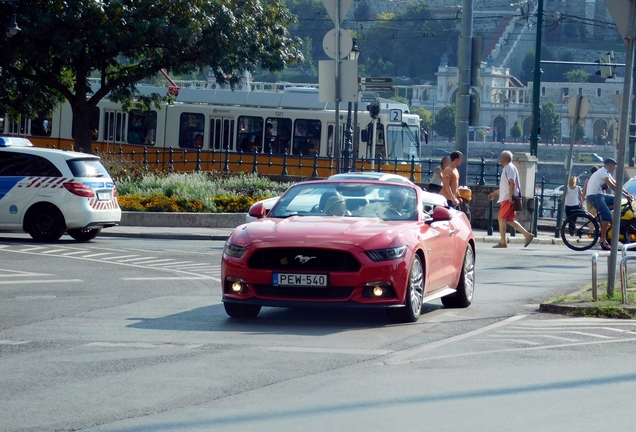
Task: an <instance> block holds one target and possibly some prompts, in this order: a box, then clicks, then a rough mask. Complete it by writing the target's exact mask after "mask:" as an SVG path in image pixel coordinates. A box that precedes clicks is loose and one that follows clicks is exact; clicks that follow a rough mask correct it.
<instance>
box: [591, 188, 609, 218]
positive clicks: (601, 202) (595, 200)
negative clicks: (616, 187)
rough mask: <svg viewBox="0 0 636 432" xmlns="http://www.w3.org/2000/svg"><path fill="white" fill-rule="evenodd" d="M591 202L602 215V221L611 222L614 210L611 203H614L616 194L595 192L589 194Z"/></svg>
mask: <svg viewBox="0 0 636 432" xmlns="http://www.w3.org/2000/svg"><path fill="white" fill-rule="evenodd" d="M587 202H589V203H590V204H591V205H592V206H593V207H594V208H595V209H596V211H597V212H598V214H599V215H600V216H601V222H611V220H612V212H611V211H610V209H609V207H608V206H609V205H613V204H614V196H613V195H610V194H594V195H588V196H587Z"/></svg>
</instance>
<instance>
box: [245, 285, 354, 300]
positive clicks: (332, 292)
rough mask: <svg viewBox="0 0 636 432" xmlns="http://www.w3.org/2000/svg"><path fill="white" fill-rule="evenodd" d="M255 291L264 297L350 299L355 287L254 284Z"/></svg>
mask: <svg viewBox="0 0 636 432" xmlns="http://www.w3.org/2000/svg"><path fill="white" fill-rule="evenodd" d="M254 291H255V292H256V294H257V295H259V296H262V297H270V298H285V299H315V300H326V299H348V298H349V297H351V293H352V292H353V287H331V288H303V287H280V286H273V285H254Z"/></svg>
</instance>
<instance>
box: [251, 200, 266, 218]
mask: <svg viewBox="0 0 636 432" xmlns="http://www.w3.org/2000/svg"><path fill="white" fill-rule="evenodd" d="M249 215H250V216H252V217H253V218H256V219H261V218H264V217H265V216H266V215H267V210H266V209H265V203H262V202H257V203H256V204H254V205H252V207H250V212H249Z"/></svg>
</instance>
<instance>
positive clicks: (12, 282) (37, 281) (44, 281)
mask: <svg viewBox="0 0 636 432" xmlns="http://www.w3.org/2000/svg"><path fill="white" fill-rule="evenodd" d="M66 282H84V281H83V280H81V279H58V280H48V279H47V280H10V281H0V285H13V284H43V283H66Z"/></svg>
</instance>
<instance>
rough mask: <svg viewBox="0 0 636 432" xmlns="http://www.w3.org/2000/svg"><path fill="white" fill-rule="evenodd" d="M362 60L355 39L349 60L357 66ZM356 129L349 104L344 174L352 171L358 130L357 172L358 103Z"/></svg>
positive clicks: (354, 164) (355, 110) (354, 169)
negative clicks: (352, 140) (352, 139)
mask: <svg viewBox="0 0 636 432" xmlns="http://www.w3.org/2000/svg"><path fill="white" fill-rule="evenodd" d="M359 58H360V48H359V47H358V41H357V39H353V47H352V48H351V52H350V53H349V60H351V61H355V62H356V64H357V62H358V59H359ZM353 123H354V127H353V128H352V127H351V102H349V103H348V105H347V126H346V129H345V148H344V150H343V151H342V156H343V158H344V167H343V168H344V169H343V171H344V172H349V171H351V164H350V163H349V162H350V160H351V152H352V150H351V138H352V137H353V136H354V134H353V130H354V129H356V134H355V141H356V142H355V144H354V145H353V171H356V163H357V156H358V133H357V128H358V102H357V101H356V102H355V107H354V120H353Z"/></svg>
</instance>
